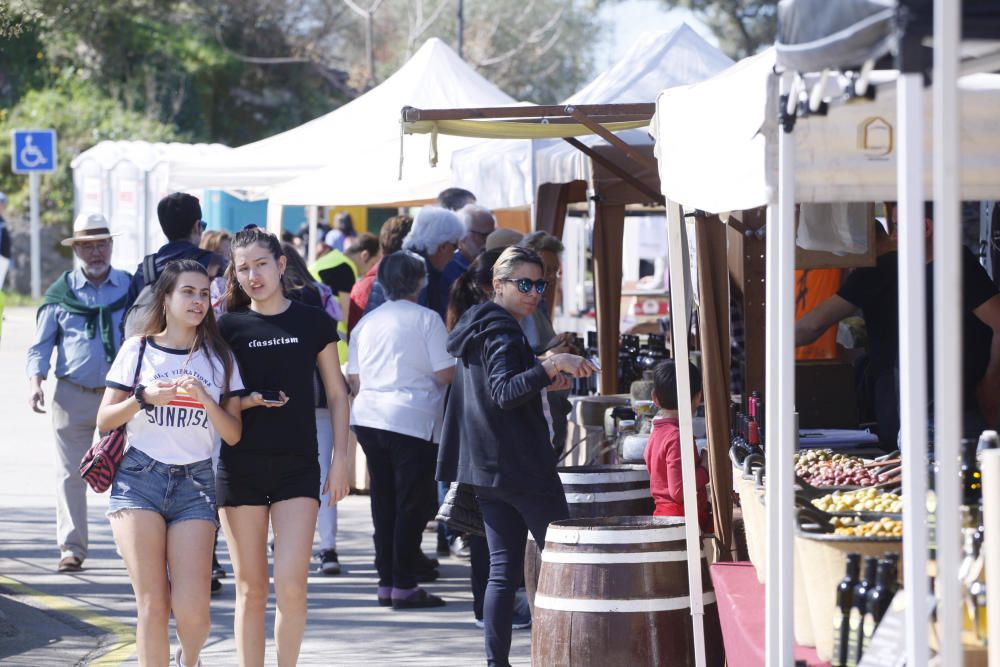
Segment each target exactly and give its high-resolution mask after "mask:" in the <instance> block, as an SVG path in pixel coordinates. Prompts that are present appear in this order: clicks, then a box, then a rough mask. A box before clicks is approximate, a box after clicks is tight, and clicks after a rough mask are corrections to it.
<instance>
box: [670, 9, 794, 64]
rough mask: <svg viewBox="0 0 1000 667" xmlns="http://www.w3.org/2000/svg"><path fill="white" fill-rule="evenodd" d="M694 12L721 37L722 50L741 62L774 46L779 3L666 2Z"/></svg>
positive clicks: (720, 46) (720, 45)
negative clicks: (742, 59)
mask: <svg viewBox="0 0 1000 667" xmlns="http://www.w3.org/2000/svg"><path fill="white" fill-rule="evenodd" d="M665 2H666V4H668V5H671V6H674V7H677V6H680V7H687V8H688V9H690V10H692V11H693V12H695V14H697V15H698V17H699V18H700V19H701V20H703V21H704V22H705V25H707V26H708V27H709V28H711V29H712V31H713V32H714V33H715V34H716V36H717V37H718V38H719V48H721V49H722V50H723V51H724V52H725V53H726V54H727V55H729V56H730V57H731V58H734V59H736V60H739V59H740V58H746V57H747V56H752V55H754V54H755V53H757V52H759V51H760V50H761V49H762V48H765V47H767V46H770V45H771V44H773V43H774V37H775V34H776V32H777V29H778V0H665Z"/></svg>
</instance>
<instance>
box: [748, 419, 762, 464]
mask: <svg viewBox="0 0 1000 667" xmlns="http://www.w3.org/2000/svg"><path fill="white" fill-rule="evenodd" d="M746 423H747V450H748V451H749V453H751V454H760V455H761V456H763V455H764V450H763V449H762V448H761V446H760V429H759V428H758V426H757V420H756V419H754V417H753V415H749V416H747V422H746Z"/></svg>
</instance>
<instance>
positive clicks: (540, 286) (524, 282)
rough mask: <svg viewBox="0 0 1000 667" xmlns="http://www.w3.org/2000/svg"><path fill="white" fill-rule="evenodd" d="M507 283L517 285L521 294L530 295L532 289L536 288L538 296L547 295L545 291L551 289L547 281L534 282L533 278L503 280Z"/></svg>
mask: <svg viewBox="0 0 1000 667" xmlns="http://www.w3.org/2000/svg"><path fill="white" fill-rule="evenodd" d="M502 280H503V282H505V283H514V284H515V285H517V291H518V292H520V293H521V294H528V293H530V292H531V288H532V287H534V288H535V292H536V293H537V294H545V290H547V289H548V288H549V281H547V280H532V279H531V278H503V279H502Z"/></svg>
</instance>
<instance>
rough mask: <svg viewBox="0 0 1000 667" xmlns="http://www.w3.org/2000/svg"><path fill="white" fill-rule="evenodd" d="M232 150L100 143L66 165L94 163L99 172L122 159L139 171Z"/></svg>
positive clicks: (197, 146) (196, 146)
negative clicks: (92, 161) (161, 164)
mask: <svg viewBox="0 0 1000 667" xmlns="http://www.w3.org/2000/svg"><path fill="white" fill-rule="evenodd" d="M231 150H232V149H231V148H230V147H229V146H224V145H222V144H182V143H176V142H171V143H162V142H156V143H153V142H149V141H102V142H100V143H97V144H95V145H93V146H91V147H90V148H88V149H87V150H85V151H83V152H82V153H80V154H79V155H77V156H76V157H75V158H73V161H72V162H71V163H70V167H72V168H73V169H76V168H77V167H78V166H79V165H80V164H82V163H84V162H86V161H88V160H94V161H96V162H97V163H98V165H99V166H100V168H101V169H111V168H112V167H114V166H115V165H116V164H118V163H119V162H121V161H123V160H128V161H129V162H132V163H133V164H135V165H136V166H137V167H139V168H140V169H142V170H143V171H148V170H150V169H152V168H153V167H154V166H156V165H157V164H159V163H162V162H174V161H178V160H201V159H210V158H219V157H222V156H224V155H226V154H227V153H229V152H230V151H231Z"/></svg>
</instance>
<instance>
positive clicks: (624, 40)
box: [594, 0, 719, 75]
mask: <svg viewBox="0 0 1000 667" xmlns="http://www.w3.org/2000/svg"><path fill="white" fill-rule="evenodd" d="M598 16H599V17H600V22H601V25H606V26H609V28H610V34H609V37H608V39H606V40H605V41H604V42H603V43H602V44H600V45H599V47H598V48H597V49H596V53H595V57H594V74H595V75H597V74H599V73H600V72H603V71H604V70H606V69H608V67H610V66H611V65H612V64H613V63H614V62H615V60H616V59H617V58H618V56H620V55H621V53H622V52H623V51H624V50H625V49H626V48H628V46H629V45H630V44H632V43H633V42H634V41H635V40H636V38H638V37H639V35H641V34H642V33H644V32H648V31H663V30H670V29H671V28H674V27H676V26H678V25H680V24H681V23H684V22H686V23H687V24H688V25H690V26H691V27H692V28H694V30H695V31H696V32H698V33H699V34H700V35H701V36H702V37H704V38H705V39H706V40H707V41H708V43H709V44H712V45H714V46H718V44H719V40H718V39H716V37H715V36H714V35H713V34H712V31H711V30H709V29H708V28H707V27H705V25H704V24H703V23H702V22H701V21H699V20H698V18H697V17H695V16H694V14H692V13H691V11H690V10H687V9H683V8H674V9H671V8H670V7H668V6H667V3H666V2H665V1H664V0H611V1H610V2H606V3H604V5H603V6H602V7H601V10H600V12H599V14H598Z"/></svg>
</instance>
